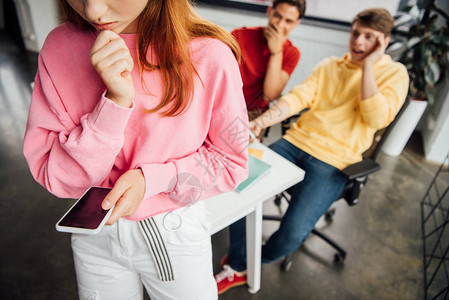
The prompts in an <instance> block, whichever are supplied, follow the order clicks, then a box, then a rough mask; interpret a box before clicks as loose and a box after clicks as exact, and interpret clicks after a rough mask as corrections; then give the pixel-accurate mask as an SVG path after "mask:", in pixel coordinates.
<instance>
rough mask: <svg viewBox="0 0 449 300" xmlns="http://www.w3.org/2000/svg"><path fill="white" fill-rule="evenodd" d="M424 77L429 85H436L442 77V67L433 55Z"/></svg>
mask: <svg viewBox="0 0 449 300" xmlns="http://www.w3.org/2000/svg"><path fill="white" fill-rule="evenodd" d="M424 77H425V79H426V82H427V83H428V84H429V85H432V86H433V85H434V84H435V83H436V82H437V81H438V80H439V79H440V67H439V65H438V63H437V62H436V60H435V59H434V58H433V57H431V56H430V57H429V60H428V64H427V66H426V68H425V69H424Z"/></svg>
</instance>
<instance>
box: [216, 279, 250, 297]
mask: <svg viewBox="0 0 449 300" xmlns="http://www.w3.org/2000/svg"><path fill="white" fill-rule="evenodd" d="M245 284H246V281H242V282H236V283H234V284H231V285H229V286H228V287H227V288H226V289H224V290H221V291H220V292H218V295H221V294H223V293H225V292H227V291H228V290H229V289H231V288H233V287H236V286H241V285H245Z"/></svg>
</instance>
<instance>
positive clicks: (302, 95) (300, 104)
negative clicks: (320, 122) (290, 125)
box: [281, 64, 322, 116]
mask: <svg viewBox="0 0 449 300" xmlns="http://www.w3.org/2000/svg"><path fill="white" fill-rule="evenodd" d="M321 65H322V64H319V65H318V66H317V67H315V69H314V70H313V72H312V74H310V75H309V76H308V77H307V78H306V79H305V80H304V81H303V82H301V83H300V84H299V85H297V86H295V87H294V88H293V89H292V90H291V91H290V92H289V93H288V94H286V95H284V96H282V97H281V99H283V100H285V101H287V103H288V105H289V109H290V116H293V115H295V114H297V113H299V112H300V111H302V110H303V109H305V108H308V107H311V106H312V104H313V101H314V99H315V96H316V92H317V88H318V81H319V78H320V73H321V69H322V68H321Z"/></svg>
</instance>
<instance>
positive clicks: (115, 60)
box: [90, 30, 134, 107]
mask: <svg viewBox="0 0 449 300" xmlns="http://www.w3.org/2000/svg"><path fill="white" fill-rule="evenodd" d="M90 61H91V63H92V65H93V66H94V68H95V69H96V70H97V72H98V74H100V77H101V78H102V79H103V82H104V83H105V85H106V87H107V93H106V97H108V98H109V99H111V100H112V101H114V102H115V103H116V104H117V105H120V106H124V107H130V106H131V104H132V101H133V98H134V85H133V80H132V77H131V71H132V69H133V66H134V63H133V59H132V57H131V54H130V53H129V49H128V47H127V46H126V43H125V41H124V40H123V39H122V38H121V37H120V36H119V35H118V34H116V33H115V32H113V31H110V30H104V31H100V33H99V34H98V36H97V39H96V40H95V43H94V45H93V46H92V49H91V50H90Z"/></svg>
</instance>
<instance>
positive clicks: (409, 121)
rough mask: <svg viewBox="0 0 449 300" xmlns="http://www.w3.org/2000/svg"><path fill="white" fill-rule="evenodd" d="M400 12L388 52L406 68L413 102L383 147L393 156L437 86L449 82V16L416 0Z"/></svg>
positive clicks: (431, 0) (427, 0) (429, 1)
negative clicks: (394, 37) (448, 80)
mask: <svg viewBox="0 0 449 300" xmlns="http://www.w3.org/2000/svg"><path fill="white" fill-rule="evenodd" d="M399 12H400V13H399V14H398V16H396V17H395V18H396V21H395V29H394V30H393V33H395V36H396V37H397V38H396V39H395V40H394V41H393V42H392V43H391V44H390V46H389V48H388V52H389V53H390V54H391V55H392V56H393V57H395V59H397V60H398V61H399V62H401V63H403V64H404V65H405V67H406V68H407V71H408V74H409V77H410V87H409V94H408V96H409V98H410V100H409V102H408V106H407V108H406V109H405V111H404V112H403V114H402V115H401V116H400V119H399V120H398V122H397V123H396V125H395V127H394V128H393V131H392V132H391V134H390V136H391V138H390V137H389V138H388V139H387V140H386V142H385V144H384V146H383V147H382V150H383V151H384V152H385V153H387V154H390V155H399V154H400V153H401V152H402V149H403V148H404V147H405V144H406V143H407V141H408V139H409V137H410V135H411V134H412V133H413V130H414V129H415V127H416V125H417V124H418V122H419V120H420V119H421V116H422V114H423V113H424V111H425V109H426V107H427V104H429V105H433V104H434V102H435V97H434V87H435V85H438V84H440V83H442V82H444V81H446V80H447V79H449V15H448V13H446V12H445V11H444V10H442V9H441V8H439V7H438V6H437V5H436V0H417V1H416V3H415V4H413V5H409V6H406V7H405V8H403V9H401V10H400V11H399ZM417 100H418V101H417ZM395 131H396V133H395ZM398 131H400V132H398Z"/></svg>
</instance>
